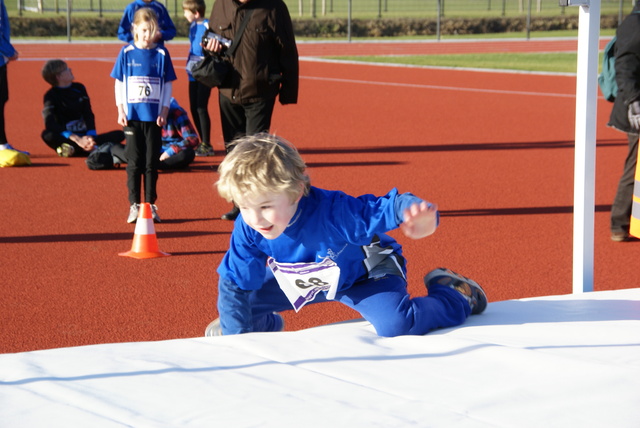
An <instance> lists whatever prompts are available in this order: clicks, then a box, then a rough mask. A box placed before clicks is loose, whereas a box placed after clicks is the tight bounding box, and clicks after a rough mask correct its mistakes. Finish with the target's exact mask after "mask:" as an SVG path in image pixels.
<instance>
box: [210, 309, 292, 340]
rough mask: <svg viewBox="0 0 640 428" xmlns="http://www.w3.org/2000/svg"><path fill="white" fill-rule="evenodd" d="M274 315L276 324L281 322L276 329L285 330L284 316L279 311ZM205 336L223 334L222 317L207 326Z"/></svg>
mask: <svg viewBox="0 0 640 428" xmlns="http://www.w3.org/2000/svg"><path fill="white" fill-rule="evenodd" d="M273 315H274V316H275V317H276V320H275V321H276V324H279V327H278V328H277V329H276V330H274V331H284V318H282V315H280V314H279V313H277V312H274V313H273ZM204 336H205V337H213V336H222V327H221V326H220V318H216V319H214V320H213V321H211V323H210V324H209V325H208V326H207V328H206V329H205V330H204Z"/></svg>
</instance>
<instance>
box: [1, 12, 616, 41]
mask: <svg viewBox="0 0 640 428" xmlns="http://www.w3.org/2000/svg"><path fill="white" fill-rule="evenodd" d="M10 23H11V34H12V35H13V36H15V37H55V36H66V35H67V20H66V18H65V17H57V18H26V17H16V18H11V19H10ZM119 23H120V19H119V18H71V28H72V30H71V36H72V37H115V35H116V33H117V30H118V24H119ZM351 24H352V25H351V36H352V37H394V36H429V35H435V34H437V22H436V20H435V19H372V20H358V19H356V20H353V21H352V23H351ZM616 26H617V16H603V17H602V18H601V28H615V27H616ZM176 27H177V29H178V37H187V36H188V23H187V22H186V20H181V21H179V22H178V23H177V24H176ZM577 28H578V17H577V16H575V17H574V16H560V17H545V18H534V19H532V20H531V28H530V29H531V31H551V30H575V29H577ZM525 30H526V20H525V18H524V17H521V18H479V19H443V20H442V22H441V29H440V32H441V34H442V35H455V34H486V33H509V32H523V31H525ZM294 31H295V34H296V36H297V37H316V38H332V37H346V36H347V31H348V27H347V20H346V19H297V20H294Z"/></svg>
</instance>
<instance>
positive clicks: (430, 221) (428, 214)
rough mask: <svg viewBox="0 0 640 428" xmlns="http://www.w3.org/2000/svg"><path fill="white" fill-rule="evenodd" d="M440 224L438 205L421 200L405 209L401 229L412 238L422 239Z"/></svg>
mask: <svg viewBox="0 0 640 428" xmlns="http://www.w3.org/2000/svg"><path fill="white" fill-rule="evenodd" d="M437 226H438V206H437V205H435V204H427V203H426V202H424V201H423V202H421V203H420V204H419V205H418V204H413V205H411V206H410V207H409V208H408V209H406V210H404V214H403V222H402V224H401V225H400V230H402V232H403V233H404V234H405V235H406V236H407V237H409V238H411V239H420V238H424V237H426V236H429V235H431V234H432V233H433V232H435V231H436V227H437Z"/></svg>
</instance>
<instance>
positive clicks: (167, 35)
mask: <svg viewBox="0 0 640 428" xmlns="http://www.w3.org/2000/svg"><path fill="white" fill-rule="evenodd" d="M141 7H148V8H149V9H151V10H153V11H154V12H155V13H156V17H157V20H158V30H157V33H156V34H155V35H154V37H153V41H154V42H155V43H158V44H160V45H162V44H163V43H164V42H166V41H169V40H171V39H173V38H174V37H175V36H176V26H175V25H174V23H173V21H172V20H171V15H169V11H168V10H167V8H166V7H164V5H163V4H162V3H160V2H158V1H156V0H135V1H133V2H131V3H129V4H128V5H127V7H125V9H124V13H123V14H122V18H121V19H120V26H119V27H118V39H120V40H122V41H123V42H125V43H132V42H133V34H132V32H131V28H132V23H133V16H134V15H135V13H136V11H137V10H138V9H140V8H141Z"/></svg>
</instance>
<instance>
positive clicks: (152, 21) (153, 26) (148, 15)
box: [131, 7, 158, 42]
mask: <svg viewBox="0 0 640 428" xmlns="http://www.w3.org/2000/svg"><path fill="white" fill-rule="evenodd" d="M143 22H147V23H148V24H149V33H150V34H151V35H152V36H153V35H154V34H156V32H157V31H158V16H157V15H156V13H155V12H154V10H153V9H151V8H148V7H141V8H140V9H138V10H136V13H135V14H134V15H133V25H132V26H131V31H132V32H133V41H134V42H137V41H138V35H137V34H136V32H135V26H136V25H140V24H142V23H143Z"/></svg>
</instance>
